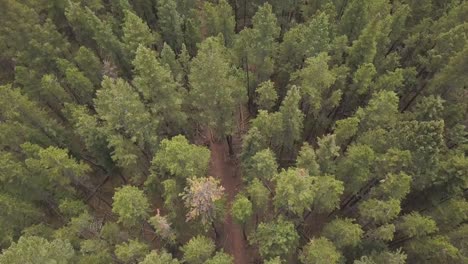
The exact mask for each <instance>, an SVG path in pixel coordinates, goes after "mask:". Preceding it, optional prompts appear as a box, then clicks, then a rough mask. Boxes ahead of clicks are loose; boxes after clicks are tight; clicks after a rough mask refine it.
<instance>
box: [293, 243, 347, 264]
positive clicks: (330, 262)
mask: <svg viewBox="0 0 468 264" xmlns="http://www.w3.org/2000/svg"><path fill="white" fill-rule="evenodd" d="M341 257H342V256H341V254H340V252H339V251H338V250H337V249H336V247H335V246H334V245H333V243H332V242H331V241H329V240H328V239H326V238H323V237H321V238H314V239H312V240H310V241H309V243H307V244H306V245H305V247H304V248H303V249H302V251H301V253H300V255H299V259H300V261H301V263H303V264H337V263H339V261H340V259H341Z"/></svg>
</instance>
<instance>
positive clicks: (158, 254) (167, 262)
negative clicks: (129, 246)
mask: <svg viewBox="0 0 468 264" xmlns="http://www.w3.org/2000/svg"><path fill="white" fill-rule="evenodd" d="M179 263H180V262H179V261H178V260H177V259H175V258H172V255H171V254H170V253H167V252H166V251H156V250H153V251H151V253H149V254H148V255H146V257H145V259H144V260H143V261H141V262H139V264H179Z"/></svg>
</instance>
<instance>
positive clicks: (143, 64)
mask: <svg viewBox="0 0 468 264" xmlns="http://www.w3.org/2000/svg"><path fill="white" fill-rule="evenodd" d="M133 65H134V73H135V76H134V79H133V84H134V85H135V87H136V88H137V89H138V91H139V92H140V93H141V94H142V95H143V98H144V99H145V103H146V105H148V106H149V107H150V108H151V114H152V115H153V116H157V117H158V121H159V122H158V123H159V126H160V129H159V130H160V133H161V134H162V133H164V132H165V133H170V132H172V133H174V131H175V132H177V131H180V130H181V129H182V127H183V125H184V124H185V119H186V116H185V113H183V112H182V109H181V107H182V96H183V95H184V93H183V90H182V89H181V87H180V86H179V84H178V83H177V82H176V81H175V80H174V77H173V75H172V73H171V69H170V67H168V66H167V65H165V64H162V63H161V62H160V61H159V60H158V59H157V57H156V52H154V51H152V50H150V49H149V48H146V47H144V46H142V45H140V46H138V49H137V50H136V57H135V60H134V61H133ZM161 127H164V128H166V129H164V130H163V129H162V128H161ZM168 127H170V128H172V130H173V131H171V130H169V131H167V128H168Z"/></svg>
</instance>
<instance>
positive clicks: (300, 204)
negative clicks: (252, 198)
mask: <svg viewBox="0 0 468 264" xmlns="http://www.w3.org/2000/svg"><path fill="white" fill-rule="evenodd" d="M312 182H313V178H312V177H310V176H309V174H307V171H305V170H301V169H293V168H290V169H288V170H283V171H282V172H280V173H279V174H278V176H277V177H276V178H275V183H276V190H275V191H276V194H275V197H274V204H275V206H276V208H277V209H286V210H288V211H291V212H293V213H295V214H297V215H299V216H301V215H302V214H303V213H304V212H305V211H307V210H310V209H311V206H312V203H313V201H314V198H315V193H316V189H315V187H314V186H313V184H312Z"/></svg>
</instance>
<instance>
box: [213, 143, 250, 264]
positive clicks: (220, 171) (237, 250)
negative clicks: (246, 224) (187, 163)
mask: <svg viewBox="0 0 468 264" xmlns="http://www.w3.org/2000/svg"><path fill="white" fill-rule="evenodd" d="M210 149H211V161H210V175H212V176H213V177H216V178H218V179H220V180H221V184H222V185H223V187H224V188H225V189H226V193H227V196H228V206H230V205H231V203H232V200H233V199H234V197H235V196H236V194H237V193H238V192H239V190H240V188H241V187H242V179H241V177H240V175H239V173H238V172H237V165H236V164H235V163H234V161H233V160H232V159H231V158H230V157H229V154H228V146H227V142H226V141H225V140H223V141H221V142H211V144H210ZM221 244H222V246H223V248H224V250H225V251H226V252H227V253H230V254H231V255H232V256H234V263H235V264H246V263H249V261H248V254H247V241H245V239H244V236H243V234H242V227H241V226H240V225H238V224H236V223H234V222H233V220H232V216H231V214H230V210H228V213H227V215H226V218H225V221H224V225H223V230H222V233H221Z"/></svg>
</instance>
